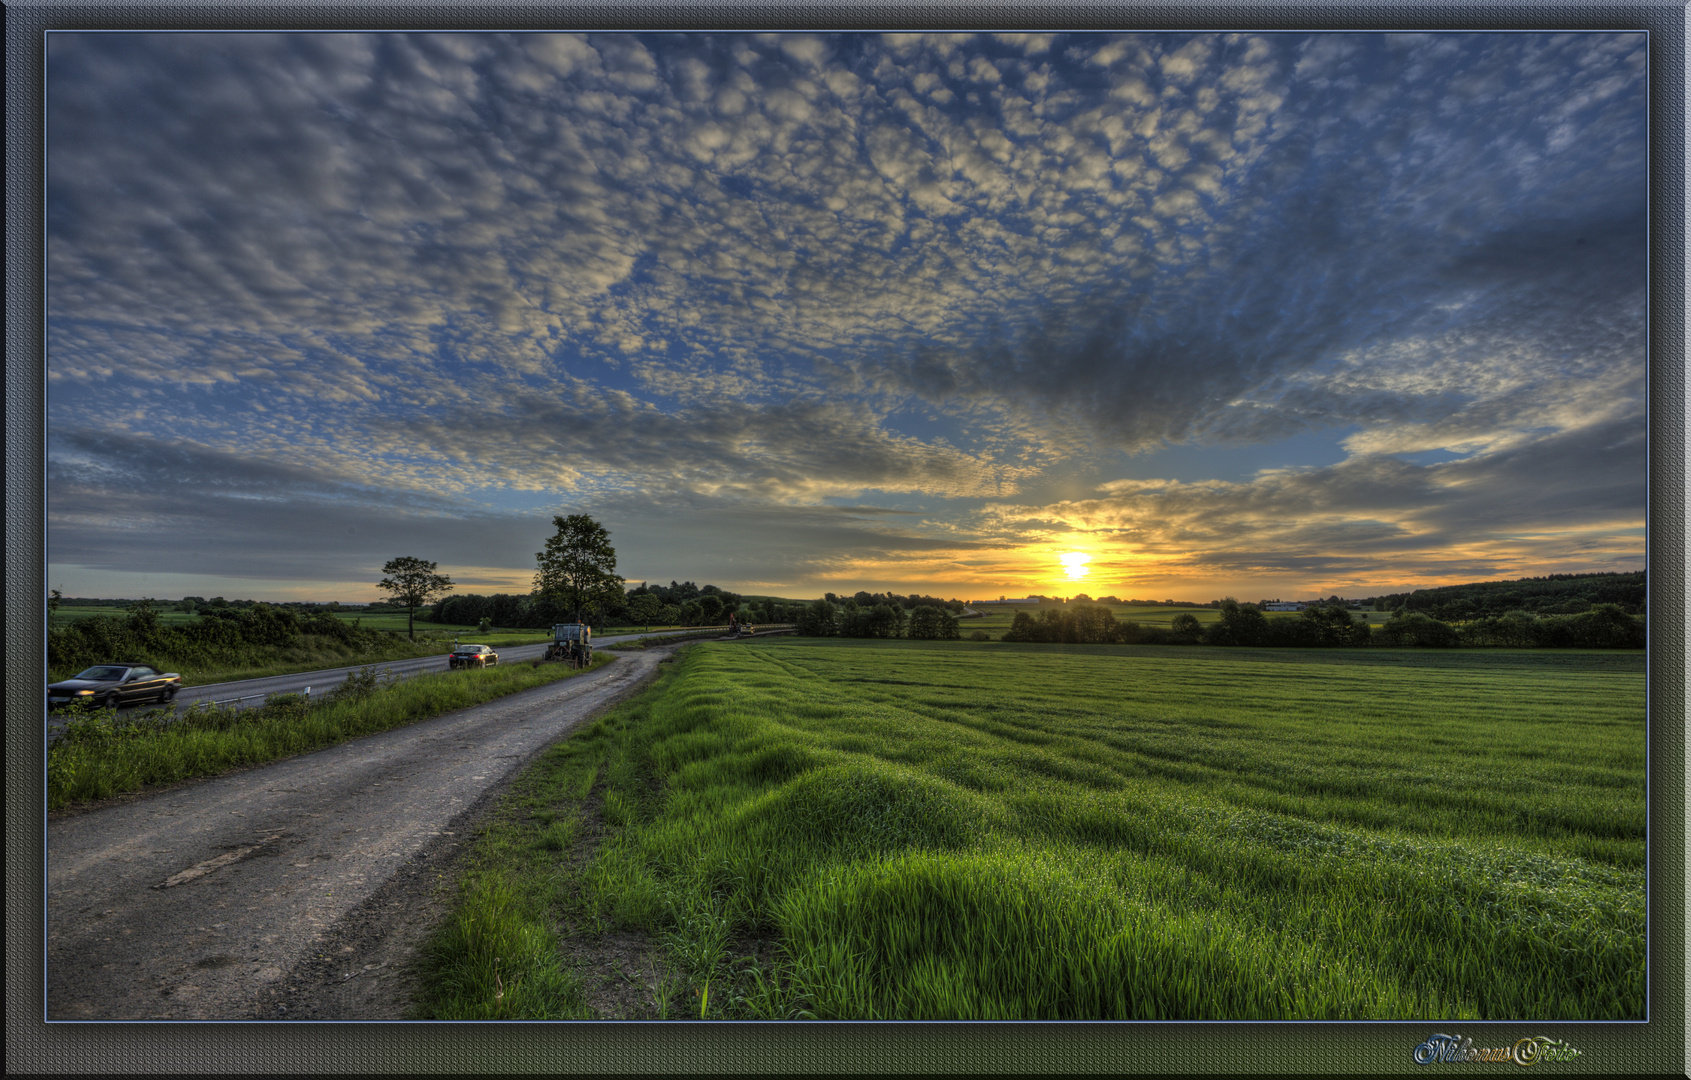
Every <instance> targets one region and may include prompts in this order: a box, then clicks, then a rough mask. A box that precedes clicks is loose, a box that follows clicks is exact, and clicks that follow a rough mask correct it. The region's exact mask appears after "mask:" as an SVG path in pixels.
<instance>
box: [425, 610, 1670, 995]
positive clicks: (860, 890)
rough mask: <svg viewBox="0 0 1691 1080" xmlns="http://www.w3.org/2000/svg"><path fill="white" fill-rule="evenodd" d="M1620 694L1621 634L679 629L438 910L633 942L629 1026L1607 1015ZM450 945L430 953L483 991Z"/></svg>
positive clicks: (1639, 963) (561, 947) (1620, 955)
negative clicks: (771, 633) (1587, 637)
mask: <svg viewBox="0 0 1691 1080" xmlns="http://www.w3.org/2000/svg"><path fill="white" fill-rule="evenodd" d="M1644 718H1645V709H1644V665H1643V657H1642V656H1639V655H1637V654H1628V653H1609V652H1593V653H1558V654H1545V653H1542V652H1534V651H1519V652H1507V651H1491V650H1488V651H1486V652H1485V653H1473V652H1452V653H1448V654H1442V655H1438V656H1428V655H1427V654H1425V653H1421V654H1416V653H1415V652H1414V651H1412V650H1401V651H1399V650H1390V651H1388V650H1356V651H1354V652H1352V651H1346V650H1331V651H1325V652H1322V653H1317V652H1315V651H1313V650H1267V649H1258V650H1245V649H1242V650H1227V651H1221V650H1213V649H1211V650H1205V649H1201V648H1191V649H1181V648H1176V647H1156V648H1140V649H1134V648H1128V649H1122V648H1120V647H1087V646H1049V645H1047V646H1035V647H1017V646H1009V645H1003V644H993V645H989V646H985V647H982V646H978V645H976V646H970V645H965V644H963V643H927V642H872V641H862V642H859V641H840V640H817V639H802V638H800V639H792V638H788V639H780V638H777V639H770V640H768V641H765V642H751V643H744V644H740V645H737V646H735V647H734V648H723V647H717V646H710V645H704V646H694V647H691V648H689V649H687V650H685V652H684V653H683V655H682V658H681V659H680V660H679V662H678V663H676V664H675V665H672V666H671V667H670V669H669V670H668V671H666V673H665V674H664V675H663V677H662V678H661V679H660V680H659V681H658V682H657V683H656V684H655V685H654V686H653V687H651V688H650V689H649V690H648V691H646V692H645V693H644V694H643V695H641V696H640V697H639V698H638V699H636V700H634V701H633V702H630V703H628V704H625V705H624V706H622V707H620V708H618V709H617V710H614V711H613V712H612V713H610V714H608V715H607V716H605V717H604V718H602V719H600V720H599V721H597V722H596V723H595V724H594V725H592V726H591V727H590V728H589V729H587V730H586V731H583V732H581V733H579V734H578V735H576V736H575V737H573V738H571V739H569V740H567V741H566V742H563V743H560V744H559V745H558V746H556V747H554V748H553V749H552V750H550V751H548V753H547V754H546V755H545V756H544V757H543V758H542V759H541V761H540V762H539V763H538V764H537V766H536V767H535V769H534V770H533V771H532V773H531V774H530V775H529V777H527V778H525V781H524V784H525V786H524V787H523V788H522V789H521V790H522V792H523V794H522V795H521V796H517V798H522V799H529V800H531V802H530V803H527V804H524V805H525V806H526V809H527V811H528V814H529V816H528V817H527V818H523V819H520V820H519V818H517V817H510V818H507V819H505V821H504V823H503V824H502V825H501V826H500V830H501V831H497V832H496V833H490V834H489V835H490V837H495V838H496V839H484V841H483V843H484V845H486V846H484V848H483V849H482V851H483V854H482V856H481V861H480V863H479V864H478V870H477V876H476V877H475V878H474V882H475V884H467V885H466V893H465V895H466V898H467V899H466V904H467V905H469V904H470V903H471V900H472V899H473V898H474V897H475V896H478V895H481V894H479V893H476V892H475V890H476V889H483V890H487V892H486V895H487V896H489V897H493V898H498V897H502V896H504V895H506V894H505V893H503V892H500V891H499V890H500V889H506V890H509V891H510V894H511V895H512V896H514V897H517V898H518V899H513V900H512V901H510V902H509V903H508V905H507V907H509V908H510V909H511V910H512V911H513V912H519V913H520V915H521V919H522V920H526V921H525V922H522V925H527V926H533V927H538V928H539V929H538V930H537V931H536V932H538V933H543V934H549V935H551V939H552V940H553V941H555V942H556V943H557V944H556V945H555V947H554V952H553V953H552V954H546V953H545V952H544V950H542V951H541V952H540V953H538V954H535V955H538V956H539V957H540V958H541V959H539V960H536V961H534V962H535V963H537V964H539V965H540V966H539V967H536V968H535V969H534V971H535V974H534V975H533V976H532V977H534V978H536V979H538V980H540V981H541V982H542V983H545V980H546V979H550V978H552V977H553V976H551V975H549V974H547V972H549V971H551V970H552V968H550V967H547V966H546V965H548V964H551V963H553V961H554V960H557V963H558V964H559V967H558V969H557V970H559V971H563V972H566V973H567V972H568V971H569V970H570V966H569V964H568V963H567V962H566V959H565V958H567V957H568V956H569V955H571V954H572V952H573V953H575V954H583V955H585V954H587V952H590V950H585V951H584V948H583V946H582V945H581V944H580V943H582V942H590V941H591V940H592V939H593V938H594V937H595V935H602V934H606V933H613V932H614V933H639V934H644V935H647V936H648V937H650V938H651V939H652V940H653V941H655V942H659V943H661V944H662V945H663V946H664V948H665V949H666V951H667V955H668V958H669V969H670V972H671V981H670V983H669V984H668V986H667V989H666V990H665V991H664V992H663V993H662V994H659V995H656V997H655V1000H654V1007H653V1015H671V1016H689V1017H695V1018H696V1017H698V1016H701V1015H702V1016H705V1017H711V1018H718V1017H722V1018H776V1019H785V1018H795V1017H814V1018H818V1019H953V1018H974V1019H991V1018H1003V1019H1009V1018H1015V1019H1111V1018H1118V1019H1163V1020H1166V1019H1222V1020H1241V1019H1399V1020H1402V1019H1419V1020H1432V1019H1443V1020H1457V1019H1534V1020H1544V1021H1550V1020H1616V1019H1633V1020H1636V1019H1641V1018H1642V1016H1643V1013H1644V985H1645V983H1644V979H1645V934H1644V925H1645V922H1644V915H1645V887H1644V886H1645V883H1644V872H1645V844H1644V839H1645V815H1646V807H1645V797H1644V754H1645V723H1644ZM595 777H601V778H602V782H601V784H600V787H599V790H598V792H597V794H595V795H594V796H593V798H592V799H591V800H590V799H589V798H588V794H589V791H590V790H591V789H592V788H593V787H594V778H595ZM584 823H591V824H592V826H593V827H594V828H596V829H598V830H599V831H600V834H601V835H599V837H598V839H597V840H596V841H595V843H594V844H593V846H592V850H591V851H590V852H583V851H577V850H575V847H574V846H572V845H575V839H574V838H575V837H577V836H578V835H579V831H580V830H581V829H582V828H584V827H587V826H586V824H584ZM512 851H520V852H521V853H522V854H521V858H520V859H518V858H515V857H513V856H512V855H511V854H510V852H512ZM565 852H570V853H571V854H569V855H568V856H567V857H566V855H565ZM475 904H477V905H479V906H475V907H474V910H475V911H477V912H479V913H483V914H485V913H486V912H488V911H490V910H492V908H491V907H490V902H483V901H475ZM464 910H466V911H468V910H471V907H470V906H467V907H466V908H465V909H464ZM478 917H480V916H478ZM511 918H513V919H515V918H516V916H515V915H513V916H512V917H511ZM477 925H478V926H481V929H479V930H478V931H477V933H478V934H481V935H483V938H485V940H488V941H504V940H514V938H510V937H509V935H510V934H512V933H514V931H513V930H502V929H499V928H498V927H496V926H494V925H491V924H490V925H482V924H477ZM509 925H510V926H516V925H518V924H517V922H514V921H513V922H511V923H510V924H509ZM501 934H505V935H507V936H506V937H500V936H499V935H501ZM476 940H482V939H481V938H478V939H476ZM472 944H473V942H471V941H470V939H468V938H465V939H463V940H462V941H459V942H458V943H456V944H451V945H447V944H443V945H442V946H441V948H440V950H439V951H437V953H436V964H437V970H438V971H440V972H446V971H449V970H451V971H457V972H459V973H460V974H459V975H458V976H456V978H457V979H458V983H455V984H454V985H466V986H469V985H473V986H475V987H477V989H476V993H477V994H482V996H483V998H485V997H486V994H485V993H484V991H485V990H486V988H487V987H491V986H494V985H495V981H494V979H493V977H492V976H491V975H489V973H488V972H489V969H488V968H487V967H486V963H487V962H486V961H485V960H482V961H474V960H473V957H476V956H480V955H482V953H485V952H486V950H485V949H482V950H481V951H480V952H478V951H477V950H476V949H475V948H472V947H471V945H472ZM492 955H498V956H501V957H502V959H501V961H500V962H501V965H504V966H502V968H501V970H500V973H499V975H500V978H501V979H502V980H503V982H504V983H505V984H507V985H508V984H509V983H510V982H511V980H512V978H513V977H516V978H519V979H527V978H529V977H530V975H528V974H526V973H525V972H524V971H518V970H517V969H515V968H513V967H510V966H508V965H509V957H507V956H505V954H504V953H499V952H495V953H493V954H492ZM525 955H526V954H525ZM478 962H479V963H481V965H482V966H481V967H480V968H479V969H476V970H479V971H480V975H478V976H477V977H476V979H475V980H470V979H469V977H468V976H467V975H464V974H463V972H466V971H468V970H470V969H471V968H473V967H474V964H475V963H478ZM447 982H448V980H437V983H436V985H437V987H441V988H444V987H446V985H447ZM576 985H579V977H578V978H577V984H576ZM477 1000H481V999H477ZM569 1000H570V1001H571V1002H572V1004H571V1006H570V1007H571V1008H572V1009H577V1010H579V1009H580V1008H581V1007H582V1004H581V1002H579V1001H578V1000H577V999H574V998H571V999H569ZM660 1004H661V1008H660ZM489 1007H490V1006H488V1005H487V1004H486V1002H485V1001H483V1003H482V1004H481V1005H476V1004H474V1002H473V1001H472V1000H471V999H470V998H467V997H463V998H461V997H454V996H453V995H452V994H451V993H449V992H448V991H447V990H445V989H440V990H439V991H438V992H437V993H436V995H435V996H434V997H433V998H431V999H430V1005H429V1006H428V1010H426V1011H429V1014H430V1015H439V1016H447V1015H452V1016H469V1015H490V1014H488V1013H486V1012H485V1011H484V1012H479V1013H478V1012H476V1011H475V1010H476V1009H478V1008H480V1009H483V1010H485V1009H486V1008H489ZM588 1007H591V1003H590V1002H589V1003H588ZM508 1008H509V1007H508V1006H507V1009H508ZM501 1015H518V1014H516V1013H512V1012H509V1011H507V1012H506V1013H503V1014H501ZM521 1015H525V1016H530V1017H535V1018H539V1017H545V1016H549V1015H553V1014H550V1013H547V1012H545V1011H544V1010H541V1011H535V1012H527V1013H522V1014H521ZM558 1015H565V1014H562V1013H560V1014H558ZM567 1015H580V1013H579V1011H577V1012H570V1013H568V1014H567Z"/></svg>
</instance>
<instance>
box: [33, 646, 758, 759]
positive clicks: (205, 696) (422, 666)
mask: <svg viewBox="0 0 1691 1080" xmlns="http://www.w3.org/2000/svg"><path fill="white" fill-rule="evenodd" d="M708 629H723V630H726V629H727V628H726V627H720V628H718V627H692V628H690V629H687V630H678V631H674V633H676V634H696V633H698V632H699V631H700V630H708ZM662 636H664V634H663V632H662V631H659V632H658V633H655V634H617V635H613V636H611V637H595V638H594V639H593V645H594V647H595V648H597V647H599V646H603V645H612V644H615V643H616V642H619V641H635V640H638V639H640V638H643V637H662ZM545 651H546V643H545V642H541V643H539V644H535V645H514V646H511V647H509V648H503V649H500V650H499V662H500V663H502V664H512V663H519V662H522V661H527V660H538V659H540V657H541V655H542V654H543V653H545ZM448 652H451V650H450V649H447V648H443V649H442V651H441V652H440V653H439V654H438V655H436V656H419V657H413V658H412V659H409V660H390V661H388V662H386V663H381V664H370V665H364V664H355V665H353V666H352V667H340V668H325V669H323V670H320V671H302V672H297V673H295V674H292V675H272V676H268V677H266V678H262V679H240V680H237V681H234V682H220V683H206V684H205V685H203V686H185V687H183V688H182V689H181V691H179V692H178V693H177V695H176V699H175V701H174V702H173V704H175V706H176V708H177V711H178V712H180V711H183V710H186V709H188V708H189V707H191V706H192V705H194V704H195V703H196V702H201V701H208V702H229V701H239V702H241V703H243V704H244V705H249V706H251V705H262V704H263V703H264V699H265V698H266V697H269V696H270V695H271V694H303V693H307V692H309V693H311V694H323V693H327V692H328V691H330V690H333V689H334V688H335V687H337V686H339V685H340V684H341V683H343V682H345V681H346V677H347V676H348V675H351V674H352V673H353V672H356V671H359V670H361V669H362V668H364V667H366V666H368V667H373V668H375V669H376V670H377V671H385V672H388V673H390V674H391V675H392V676H393V677H394V678H396V679H402V678H405V677H406V676H408V675H417V674H420V673H422V672H428V671H446V670H448V669H447V666H446V654H447V653H448ZM150 708H157V706H156V705H155V704H154V703H152V702H147V703H144V704H141V705H134V706H129V707H127V708H125V709H124V710H122V711H124V712H128V711H130V710H132V709H150ZM46 725H47V727H46V731H47V735H48V737H49V738H51V737H53V736H56V735H57V734H58V733H59V732H60V731H61V730H63V728H64V725H65V718H64V715H63V714H62V713H54V712H47V713H46Z"/></svg>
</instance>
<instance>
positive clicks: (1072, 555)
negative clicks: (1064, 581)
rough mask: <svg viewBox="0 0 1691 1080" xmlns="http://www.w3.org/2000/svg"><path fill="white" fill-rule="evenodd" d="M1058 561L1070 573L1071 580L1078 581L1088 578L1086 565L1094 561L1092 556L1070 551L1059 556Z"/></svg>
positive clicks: (1082, 552)
mask: <svg viewBox="0 0 1691 1080" xmlns="http://www.w3.org/2000/svg"><path fill="white" fill-rule="evenodd" d="M1057 561H1058V562H1060V563H1062V564H1063V569H1064V570H1067V571H1068V574H1069V580H1071V581H1078V580H1079V579H1081V578H1083V577H1085V576H1086V564H1087V563H1089V562H1091V561H1092V556H1090V555H1088V554H1086V553H1085V552H1084V551H1070V552H1068V553H1066V554H1063V555H1059V556H1057Z"/></svg>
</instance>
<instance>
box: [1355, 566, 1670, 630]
mask: <svg viewBox="0 0 1691 1080" xmlns="http://www.w3.org/2000/svg"><path fill="white" fill-rule="evenodd" d="M1646 593H1647V582H1646V578H1645V573H1644V571H1642V570H1635V571H1629V572H1626V573H1614V574H1549V575H1546V576H1545V577H1533V578H1517V579H1515V580H1513V581H1476V582H1470V583H1468V584H1466V585H1441V586H1439V587H1437V588H1432V589H1416V590H1414V591H1413V592H1407V593H1387V594H1385V595H1383V596H1376V597H1372V598H1371V599H1369V600H1367V601H1364V603H1366V604H1369V605H1371V606H1372V607H1373V608H1374V610H1375V611H1391V612H1397V611H1418V612H1420V613H1422V614H1423V615H1427V616H1430V617H1432V618H1434V619H1438V620H1440V621H1442V622H1448V623H1458V622H1467V621H1469V620H1472V619H1483V618H1487V617H1493V616H1495V617H1502V616H1506V615H1509V614H1510V613H1513V612H1518V613H1523V614H1527V615H1535V616H1544V615H1582V614H1585V613H1586V612H1589V611H1592V610H1594V609H1596V608H1598V607H1600V606H1602V605H1605V604H1612V605H1614V606H1616V607H1619V608H1620V609H1621V610H1622V611H1624V612H1626V613H1627V614H1628V615H1642V614H1644V611H1645V604H1646V600H1647V596H1646Z"/></svg>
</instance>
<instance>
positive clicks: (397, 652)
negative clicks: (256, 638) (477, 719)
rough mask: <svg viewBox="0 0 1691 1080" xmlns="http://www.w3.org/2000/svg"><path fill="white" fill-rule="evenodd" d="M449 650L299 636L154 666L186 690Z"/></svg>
mask: <svg viewBox="0 0 1691 1080" xmlns="http://www.w3.org/2000/svg"><path fill="white" fill-rule="evenodd" d="M459 640H460V641H461V642H463V643H464V644H475V645H490V646H492V647H493V648H494V649H495V650H496V651H497V650H498V649H500V648H509V647H511V646H515V645H533V644H536V643H538V642H542V641H550V640H552V637H551V635H550V634H537V633H532V632H530V633H513V634H479V635H478V634H473V633H472V634H461V635H459ZM451 651H452V635H451V634H449V633H432V634H423V633H421V632H419V633H418V634H417V640H415V641H412V640H410V639H408V638H405V637H403V636H401V637H397V638H388V639H387V640H385V641H383V642H382V643H381V644H379V645H377V646H375V647H373V648H366V649H359V648H356V647H354V646H352V645H349V644H347V643H345V642H341V641H337V640H336V639H334V638H331V637H325V636H321V635H316V634H301V635H299V636H298V637H297V638H295V639H294V641H293V643H292V644H289V645H281V646H271V647H268V648H266V649H265V650H264V655H265V657H266V662H265V663H262V664H228V663H216V662H213V663H193V662H183V663H175V664H171V663H166V662H164V661H160V662H159V664H157V665H155V666H158V667H159V668H160V670H168V671H174V672H176V673H177V674H178V675H181V676H182V685H184V686H204V685H206V684H208V683H219V682H234V681H236V680H240V679H264V678H269V677H271V676H274V675H293V674H295V673H297V672H301V671H318V670H321V669H323V668H339V667H358V666H363V665H366V664H386V663H390V662H392V661H394V660H414V659H416V658H418V657H424V656H441V657H444V656H445V655H446V654H447V653H449V652H451ZM129 659H134V658H132V657H112V658H111V659H110V660H109V661H108V662H111V663H121V662H123V661H124V660H129ZM78 670H80V668H76V669H73V668H71V667H67V666H57V667H53V668H50V669H49V670H48V672H47V681H48V682H58V681H60V680H61V679H68V678H71V677H72V676H74V675H75V674H76V672H77V671H78Z"/></svg>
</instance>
